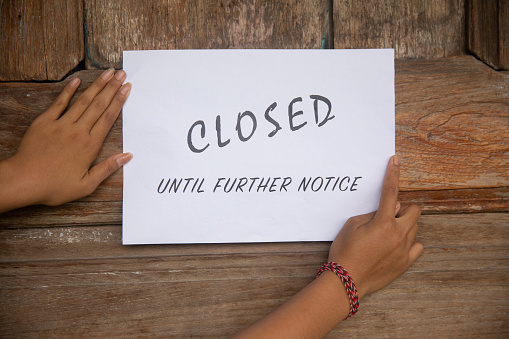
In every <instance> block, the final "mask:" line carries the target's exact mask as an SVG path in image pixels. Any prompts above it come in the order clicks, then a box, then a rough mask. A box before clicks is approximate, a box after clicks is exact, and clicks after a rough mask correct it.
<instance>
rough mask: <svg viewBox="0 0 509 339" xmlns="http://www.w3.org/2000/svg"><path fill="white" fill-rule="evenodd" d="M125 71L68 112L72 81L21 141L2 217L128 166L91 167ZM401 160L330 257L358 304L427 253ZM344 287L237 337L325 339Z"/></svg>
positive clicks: (11, 161) (330, 280)
mask: <svg viewBox="0 0 509 339" xmlns="http://www.w3.org/2000/svg"><path fill="white" fill-rule="evenodd" d="M125 76H126V75H125V73H124V72H123V71H119V72H117V74H116V75H115V76H114V72H113V70H108V71H106V72H104V73H103V74H102V75H101V76H100V77H99V78H98V79H97V80H96V81H94V83H93V84H92V85H91V86H90V87H89V88H88V89H87V90H86V91H85V92H84V93H83V94H82V95H81V96H80V97H79V99H78V100H77V101H76V103H75V104H74V105H73V106H72V107H71V108H70V109H69V110H68V111H67V112H66V113H65V114H63V113H64V111H65V109H66V108H67V105H68V104H69V101H70V99H71V97H72V96H73V95H74V93H75V92H76V89H77V88H78V86H79V82H80V81H79V79H74V80H73V81H71V82H70V83H69V84H68V85H67V86H66V87H65V89H64V90H63V92H62V94H60V96H59V97H58V98H57V99H56V100H55V102H54V103H53V105H52V106H51V107H50V108H49V109H48V110H47V111H46V112H44V113H43V114H41V115H40V116H39V117H38V118H37V119H36V120H35V121H34V122H33V123H32V125H31V126H30V128H29V129H28V131H27V133H26V134H25V136H24V137H23V139H22V141H21V144H20V146H19V149H18V151H17V152H16V154H15V155H14V156H12V157H10V158H8V159H5V160H4V161H1V162H0V187H1V188H2V189H1V190H0V213H2V212H5V211H8V210H11V209H14V208H19V207H23V206H28V205H33V204H46V205H59V204H63V203H65V202H68V201H72V200H75V199H79V198H81V197H84V196H86V195H89V194H91V193H92V192H93V191H95V189H96V188H97V186H98V185H99V184H100V183H101V182H102V181H103V180H104V179H106V178H107V177H108V176H110V175H111V174H112V173H113V172H115V171H116V170H117V169H119V168H120V167H121V166H123V165H124V164H125V163H127V162H128V161H129V160H131V158H132V155H131V154H130V153H121V154H115V155H112V156H110V157H109V158H107V159H106V160H104V161H102V162H100V163H99V164H97V165H95V166H93V167H92V164H93V162H94V161H95V160H96V158H97V155H98V154H99V150H100V148H101V146H102V144H103V142H104V139H105V138H106V135H107V134H108V132H109V131H110V129H111V127H112V126H113V123H114V122H115V120H116V119H117V117H118V115H119V113H120V110H121V109H122V106H123V105H124V103H125V101H126V99H127V97H128V95H129V91H130V89H131V85H130V84H129V83H127V84H125V85H122V82H123V81H124V80H125ZM399 172H400V164H399V159H398V158H397V157H396V156H394V157H392V158H391V160H390V161H389V163H388V165H387V171H386V174H385V179H384V184H383V190H382V196H381V198H380V204H379V208H378V211H376V212H372V213H368V214H364V215H359V216H356V217H353V218H350V219H349V220H348V221H347V222H346V223H345V225H344V226H343V228H342V229H341V231H340V232H339V234H338V235H337V237H336V239H335V240H334V242H333V243H332V245H331V248H330V251H329V261H334V262H337V263H339V264H341V265H342V266H343V267H344V268H345V269H346V270H347V271H348V272H349V273H350V275H351V277H352V279H353V281H354V282H355V284H356V287H357V290H358V293H359V299H360V300H362V298H363V297H364V296H366V295H368V294H370V293H373V292H375V291H377V290H379V289H381V288H383V287H384V286H386V285H387V284H389V283H390V282H391V281H393V280H394V279H396V278H397V277H399V276H400V275H401V274H403V272H405V271H406V270H407V269H408V268H409V267H410V265H411V264H412V263H413V262H414V261H415V260H417V258H418V257H419V256H420V255H421V253H422V251H423V246H422V244H420V243H418V242H415V236H416V234H417V219H418V218H419V216H420V209H419V208H418V207H417V206H416V205H411V206H408V207H406V208H402V207H401V205H400V203H399V202H398V201H397V198H398V190H399ZM349 308H350V304H349V300H348V295H347V293H346V290H345V288H344V286H343V285H342V283H341V280H340V279H339V278H338V277H337V276H336V275H335V274H334V273H331V272H328V271H327V272H324V273H323V274H322V275H320V277H318V278H317V279H315V280H314V281H313V282H311V283H310V284H309V285H308V286H306V287H305V288H304V289H302V290H301V291H300V292H299V293H297V294H296V295H295V296H293V297H292V298H291V299H289V300H288V301H287V302H286V303H284V304H283V305H281V306H280V307H279V308H278V309H276V310H275V311H274V312H272V313H270V314H269V315H267V316H266V317H264V318H262V319H261V320H259V321H257V322H256V323H254V324H253V325H251V326H250V327H248V328H247V329H245V330H244V331H242V332H241V333H239V334H237V335H236V336H235V338H321V337H324V336H326V335H327V334H328V333H329V332H330V331H331V330H332V329H333V328H334V327H335V326H336V325H337V324H338V323H339V322H341V321H342V320H343V319H345V317H346V316H347V315H348V312H349Z"/></svg>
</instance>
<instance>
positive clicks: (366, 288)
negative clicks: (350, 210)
mask: <svg viewBox="0 0 509 339" xmlns="http://www.w3.org/2000/svg"><path fill="white" fill-rule="evenodd" d="M399 170H400V166H399V159H398V157H396V156H394V157H392V158H391V160H390V161H389V164H388V165H387V170H386V173H385V179H384V183H383V189H382V196H381V198H380V204H379V208H378V211H376V212H372V213H368V214H364V215H359V216H356V217H353V218H350V219H349V220H348V221H347V222H346V223H345V225H344V226H343V228H342V229H341V231H340V232H339V234H338V235H337V237H336V239H335V240H334V242H333V243H332V245H331V248H330V251H329V261H334V262H337V263H338V264H340V265H342V266H343V267H344V268H345V269H346V270H347V271H348V273H349V274H350V276H351V277H352V280H353V281H354V283H355V285H356V288H357V291H358V293H359V298H362V297H363V296H364V295H367V294H370V293H373V292H375V291H377V290H379V289H381V288H383V287H384V286H386V285H388V284H389V283H390V282H391V281H393V280H394V279H396V278H397V277H399V276H400V275H401V274H403V272H405V271H406V270H407V269H408V268H409V267H410V265H412V263H413V262H414V261H415V260H416V259H417V258H418V257H419V256H420V255H421V253H422V251H423V246H422V244H421V243H418V242H415V241H414V240H415V236H416V234H417V219H419V216H420V215H421V210H420V209H419V207H417V206H416V205H410V206H408V207H406V208H403V209H401V205H400V203H399V202H398V201H397V199H398V191H399Z"/></svg>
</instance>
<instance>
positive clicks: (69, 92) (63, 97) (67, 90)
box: [44, 78, 81, 120]
mask: <svg viewBox="0 0 509 339" xmlns="http://www.w3.org/2000/svg"><path fill="white" fill-rule="evenodd" d="M80 82H81V80H80V78H74V79H72V80H71V81H70V82H69V83H68V84H67V85H66V86H65V87H64V89H63V91H62V93H60V95H59V96H58V97H57V98H56V99H55V101H53V104H51V106H50V108H49V109H48V110H47V111H46V112H44V115H45V116H47V117H48V118H49V119H53V120H57V119H58V118H60V116H61V115H62V113H64V111H65V109H66V108H67V105H69V101H71V98H72V96H73V95H74V93H76V90H77V89H78V86H79V85H80Z"/></svg>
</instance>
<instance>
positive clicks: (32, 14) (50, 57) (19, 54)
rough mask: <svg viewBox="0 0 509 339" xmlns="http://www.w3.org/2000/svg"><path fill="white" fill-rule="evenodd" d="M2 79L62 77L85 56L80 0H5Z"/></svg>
mask: <svg viewBox="0 0 509 339" xmlns="http://www.w3.org/2000/svg"><path fill="white" fill-rule="evenodd" d="M0 4H1V8H0V31H1V32H2V34H0V80H1V81H13V80H61V79H62V78H63V77H64V76H65V75H66V74H67V73H68V72H69V71H71V70H72V69H73V68H75V67H76V66H77V65H78V64H79V63H80V62H81V61H82V60H83V59H84V56H85V52H84V46H83V39H84V37H83V3H82V1H79V0H72V1H67V0H53V1H16V0H6V1H2V2H1V3H0Z"/></svg>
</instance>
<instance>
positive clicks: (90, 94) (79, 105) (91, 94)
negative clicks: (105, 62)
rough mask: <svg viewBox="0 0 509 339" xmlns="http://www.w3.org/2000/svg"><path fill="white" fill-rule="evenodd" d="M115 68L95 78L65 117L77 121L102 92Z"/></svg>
mask: <svg viewBox="0 0 509 339" xmlns="http://www.w3.org/2000/svg"><path fill="white" fill-rule="evenodd" d="M113 72H114V70H113V69H108V70H106V71H104V72H103V74H101V76H100V77H98V78H97V79H95V81H94V82H93V83H92V85H90V87H89V88H88V89H87V90H86V91H85V92H83V94H81V95H80V97H79V98H78V100H76V102H75V103H74V105H72V107H71V108H69V110H68V111H67V113H66V114H65V118H66V119H69V120H70V121H72V122H75V121H77V120H78V119H79V118H80V117H81V115H82V114H83V112H85V110H86V109H87V108H88V106H90V104H91V103H92V101H93V100H94V98H95V97H96V96H97V94H99V93H100V92H101V90H102V89H103V88H104V86H106V84H107V83H108V81H110V79H111V77H112V76H113Z"/></svg>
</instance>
